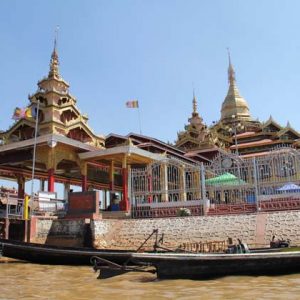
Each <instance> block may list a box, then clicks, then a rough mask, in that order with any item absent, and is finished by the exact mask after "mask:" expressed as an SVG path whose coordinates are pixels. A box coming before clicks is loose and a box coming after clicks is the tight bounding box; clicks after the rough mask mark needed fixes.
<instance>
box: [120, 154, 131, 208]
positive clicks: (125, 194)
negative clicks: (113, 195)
mask: <svg viewBox="0 0 300 300" xmlns="http://www.w3.org/2000/svg"><path fill="white" fill-rule="evenodd" d="M122 178H123V180H122V183H123V185H122V196H123V197H122V200H121V202H120V209H121V210H124V211H128V210H129V202H128V170H127V157H126V155H125V156H124V158H123V161H122Z"/></svg>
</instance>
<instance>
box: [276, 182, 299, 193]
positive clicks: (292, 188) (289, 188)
mask: <svg viewBox="0 0 300 300" xmlns="http://www.w3.org/2000/svg"><path fill="white" fill-rule="evenodd" d="M277 191H280V192H300V186H299V185H297V184H294V183H287V184H285V185H284V186H282V187H281V188H279V189H277Z"/></svg>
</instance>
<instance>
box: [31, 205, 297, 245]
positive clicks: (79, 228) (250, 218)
mask: <svg viewBox="0 0 300 300" xmlns="http://www.w3.org/2000/svg"><path fill="white" fill-rule="evenodd" d="M87 227H89V224H86V222H85V220H82V219H81V220H80V219H77V220H63V219H62V220H60V219H59V220H50V219H49V220H47V219H44V220H40V219H38V220H36V225H35V228H36V230H35V231H36V233H35V235H32V238H31V241H32V242H38V243H46V244H55V245H60V246H84V245H87V243H86V240H87V236H88V235H90V234H91V239H92V242H93V246H94V247H95V248H98V249H100V248H104V249H131V250H135V249H137V248H138V247H139V246H140V245H141V244H142V243H143V242H144V241H145V239H146V238H147V237H148V236H149V235H150V234H151V233H152V231H153V230H154V229H158V230H159V236H160V235H161V234H164V243H163V246H164V247H167V248H177V247H179V246H180V245H182V244H184V243H189V244H191V243H200V242H202V243H203V242H214V241H225V240H227V239H228V238H229V237H231V238H232V239H233V242H234V243H236V242H237V239H238V238H239V239H241V240H242V241H243V242H245V243H247V244H248V245H249V246H250V247H263V246H268V245H269V243H270V240H271V238H272V236H273V235H275V236H276V237H277V238H284V239H287V238H289V239H291V241H292V245H299V246H300V211H282V212H270V213H258V214H244V215H226V216H225V215H223V216H201V217H180V218H156V219H107V220H106V219H99V220H91V224H90V230H91V233H90V232H89V231H88V230H87ZM154 242H155V238H154V237H152V238H151V239H150V240H149V241H148V242H147V244H146V245H145V246H144V247H143V248H144V249H146V250H150V249H152V247H153V244H154Z"/></svg>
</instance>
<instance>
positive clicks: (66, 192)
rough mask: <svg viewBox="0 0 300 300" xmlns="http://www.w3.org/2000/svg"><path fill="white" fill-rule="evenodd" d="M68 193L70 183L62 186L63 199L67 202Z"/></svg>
mask: <svg viewBox="0 0 300 300" xmlns="http://www.w3.org/2000/svg"><path fill="white" fill-rule="evenodd" d="M69 193H70V183H69V182H66V183H65V184H64V199H65V200H67V199H68V195H69Z"/></svg>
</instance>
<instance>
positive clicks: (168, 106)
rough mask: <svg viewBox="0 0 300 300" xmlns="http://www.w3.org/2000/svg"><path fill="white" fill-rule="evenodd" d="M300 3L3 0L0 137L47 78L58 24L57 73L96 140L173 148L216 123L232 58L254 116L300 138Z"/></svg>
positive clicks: (0, 13)
mask: <svg viewBox="0 0 300 300" xmlns="http://www.w3.org/2000/svg"><path fill="white" fill-rule="evenodd" d="M299 11H300V2H299V1H292V0H290V1H283V0H281V1H276V0H269V1H266V0H265V1H264V0H260V1H254V0H253V1H232V0H226V1H221V0H220V1H217V0H212V1H200V0H180V1H176V0H172V1H169V0H118V1H116V0H106V1H101V0H97V1H96V0H95V1H93V0H84V1H83V0H82V1H78V0H72V1H71V0H64V1H60V0H59V1H57V0H51V1H42V0H36V1H32V0H26V1H22V0H19V1H16V0H1V1H0V36H1V47H0V66H1V72H0V99H1V104H2V105H1V110H2V113H1V118H0V129H2V130H6V129H7V128H8V127H9V126H10V125H11V124H12V122H13V121H12V120H11V114H12V112H13V110H14V108H15V107H16V106H26V105H27V103H28V100H27V96H28V94H29V93H33V92H35V90H36V83H37V81H38V80H39V79H41V78H42V77H43V76H45V75H47V73H48V69H49V60H50V54H51V51H52V48H53V39H54V30H55V27H56V25H57V24H58V25H59V26H60V31H59V38H58V51H59V58H60V71H61V74H62V76H63V78H64V79H65V80H66V81H68V82H69V83H70V85H71V87H70V91H71V93H72V94H73V95H74V96H76V98H77V100H78V102H77V104H78V107H79V109H80V110H81V112H82V113H87V114H88V116H89V125H90V126H91V128H92V129H93V130H94V132H95V133H97V134H100V133H101V134H105V135H107V134H109V133H111V132H113V133H117V134H124V135H125V134H127V133H129V132H139V122H138V112H137V110H135V109H126V107H125V102H126V101H127V100H130V99H138V100H139V102H140V115H141V127H142V133H143V134H145V135H149V136H153V137H156V138H158V139H161V140H163V141H171V142H173V141H174V140H175V139H176V137H177V132H178V131H179V130H182V129H183V128H184V124H185V123H187V119H188V117H189V116H190V114H191V111H192V94H193V87H194V88H195V93H196V96H197V98H198V102H199V105H198V110H199V113H200V114H201V116H202V117H203V118H204V121H205V122H206V123H207V124H208V125H209V124H211V123H212V121H214V120H218V119H219V118H220V109H221V104H222V101H223V100H224V98H225V96H226V93H227V66H228V59H227V52H226V48H227V47H229V48H230V49H231V57H232V62H233V65H234V67H235V71H236V77H237V84H238V87H239V89H240V92H241V94H242V96H243V97H244V98H245V99H246V100H247V101H248V104H249V106H250V111H251V114H252V116H253V117H254V118H259V119H260V120H262V121H265V120H267V119H268V117H269V116H270V114H272V116H273V117H274V118H275V119H276V120H277V121H278V122H279V123H280V124H282V125H285V124H286V123H287V121H288V120H289V121H290V123H291V125H292V126H293V127H294V128H295V129H297V130H300V120H299V117H298V107H299V106H298V103H299V100H300V84H299V83H300V51H299V50H300V49H299V48H300V35H299V28H300V18H299V17H298V14H299Z"/></svg>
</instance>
